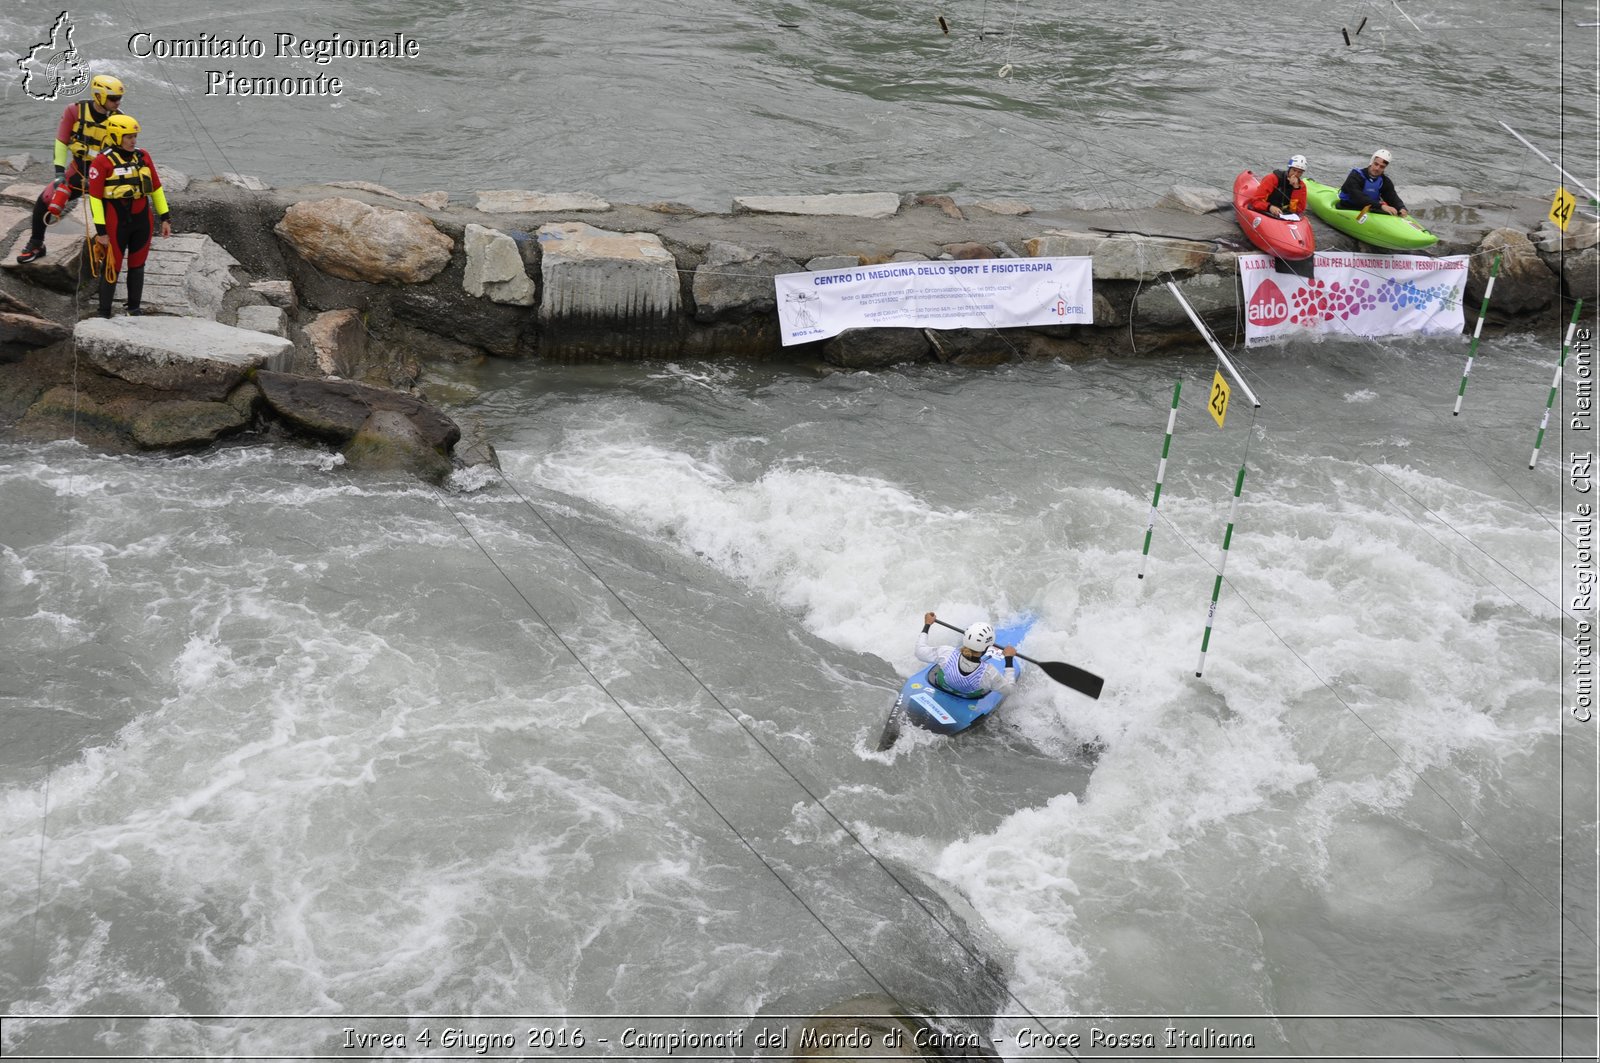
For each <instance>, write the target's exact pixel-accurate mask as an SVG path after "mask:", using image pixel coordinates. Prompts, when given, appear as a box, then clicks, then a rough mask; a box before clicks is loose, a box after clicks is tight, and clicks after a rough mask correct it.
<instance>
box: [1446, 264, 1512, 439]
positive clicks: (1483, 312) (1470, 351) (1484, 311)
mask: <svg viewBox="0 0 1600 1063" xmlns="http://www.w3.org/2000/svg"><path fill="white" fill-rule="evenodd" d="M1499 274H1500V256H1499V255H1495V256H1494V264H1493V265H1491V266H1490V267H1489V284H1488V286H1487V287H1485V288H1484V289H1483V306H1482V307H1481V308H1479V310H1478V327H1477V328H1475V329H1473V330H1472V346H1471V347H1468V348H1467V367H1466V368H1465V369H1463V370H1462V371H1461V390H1459V391H1457V392H1456V408H1455V409H1454V410H1453V411H1451V414H1450V416H1451V417H1459V416H1461V400H1462V399H1463V398H1465V397H1466V394H1467V375H1468V374H1469V373H1471V372H1472V358H1473V355H1475V354H1477V353H1478V337H1479V336H1482V335H1483V319H1484V318H1485V317H1486V316H1487V315H1488V313H1489V296H1491V295H1493V294H1494V279H1495V277H1497V276H1499Z"/></svg>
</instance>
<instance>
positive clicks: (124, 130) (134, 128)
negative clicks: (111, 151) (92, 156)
mask: <svg viewBox="0 0 1600 1063" xmlns="http://www.w3.org/2000/svg"><path fill="white" fill-rule="evenodd" d="M104 128H105V131H106V147H108V148H120V147H122V140H123V138H124V137H127V136H129V135H131V134H135V133H137V132H139V123H138V122H137V121H136V120H135V119H134V117H133V115H131V114H114V115H112V116H111V117H110V118H107V119H106V122H105V127H104Z"/></svg>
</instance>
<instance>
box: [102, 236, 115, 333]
mask: <svg viewBox="0 0 1600 1063" xmlns="http://www.w3.org/2000/svg"><path fill="white" fill-rule="evenodd" d="M108 253H109V252H108ZM115 294H117V282H116V281H108V280H106V279H105V278H104V277H101V278H100V316H101V317H110V316H111V297H112V296H113V295H115Z"/></svg>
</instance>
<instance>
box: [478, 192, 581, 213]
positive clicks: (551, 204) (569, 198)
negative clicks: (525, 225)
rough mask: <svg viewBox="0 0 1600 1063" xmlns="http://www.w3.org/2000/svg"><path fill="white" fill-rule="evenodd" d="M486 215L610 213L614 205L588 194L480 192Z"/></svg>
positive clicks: (482, 209) (480, 202) (481, 204)
mask: <svg viewBox="0 0 1600 1063" xmlns="http://www.w3.org/2000/svg"><path fill="white" fill-rule="evenodd" d="M476 205H477V208H478V209H479V210H481V211H483V212H484V213H485V214H549V213H552V212H555V211H563V210H610V209H611V204H610V203H608V202H607V201H606V200H603V199H601V198H600V197H599V196H596V195H591V194H589V193H588V192H529V191H525V190H523V189H518V188H501V189H493V190H490V191H487V192H479V193H478V198H477V203H476Z"/></svg>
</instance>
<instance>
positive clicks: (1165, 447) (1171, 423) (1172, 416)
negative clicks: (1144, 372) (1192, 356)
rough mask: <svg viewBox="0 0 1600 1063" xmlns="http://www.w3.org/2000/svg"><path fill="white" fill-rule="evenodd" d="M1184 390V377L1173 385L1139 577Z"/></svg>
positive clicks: (1152, 526)
mask: <svg viewBox="0 0 1600 1063" xmlns="http://www.w3.org/2000/svg"><path fill="white" fill-rule="evenodd" d="M1181 391H1183V378H1182V377H1179V378H1178V382H1177V383H1176V384H1174V385H1172V412H1170V413H1168V414H1167V438H1166V441H1165V442H1163V443H1162V444H1161V464H1159V465H1157V466H1156V495H1155V497H1154V498H1152V499H1151V500H1150V519H1149V520H1147V521H1146V522H1145V525H1144V555H1143V556H1142V557H1140V558H1139V578H1140V579H1144V566H1145V562H1147V561H1149V560H1150V537H1151V536H1152V535H1154V534H1155V530H1156V507H1157V506H1159V505H1160V504H1161V481H1162V480H1164V479H1166V477H1167V454H1168V453H1170V452H1171V450H1172V429H1173V428H1174V427H1175V426H1176V425H1177V423H1178V394H1179V393H1180V392H1181Z"/></svg>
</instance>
